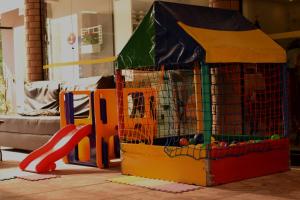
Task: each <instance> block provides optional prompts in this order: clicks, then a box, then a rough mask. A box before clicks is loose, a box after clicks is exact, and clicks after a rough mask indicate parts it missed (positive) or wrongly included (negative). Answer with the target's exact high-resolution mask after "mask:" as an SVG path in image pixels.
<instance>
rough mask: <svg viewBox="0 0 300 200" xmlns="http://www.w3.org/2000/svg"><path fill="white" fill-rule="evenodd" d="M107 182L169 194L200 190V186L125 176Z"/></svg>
mask: <svg viewBox="0 0 300 200" xmlns="http://www.w3.org/2000/svg"><path fill="white" fill-rule="evenodd" d="M108 181H110V182H113V183H121V184H127V185H133V186H139V187H145V188H148V189H150V190H157V191H162V192H170V193H182V192H188V191H192V190H197V189H200V188H201V187H200V186H196V185H188V184H183V183H176V182H171V181H163V180H157V179H149V178H143V177H137V176H126V175H121V176H119V177H115V178H111V179H108Z"/></svg>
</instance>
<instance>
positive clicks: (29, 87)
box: [19, 81, 60, 116]
mask: <svg viewBox="0 0 300 200" xmlns="http://www.w3.org/2000/svg"><path fill="white" fill-rule="evenodd" d="M24 92H25V101H24V108H23V110H22V111H21V112H19V114H21V115H27V116H37V115H59V109H58V107H59V103H58V99H59V92H60V84H59V83H58V82H56V81H36V82H31V83H27V84H25V86H24Z"/></svg>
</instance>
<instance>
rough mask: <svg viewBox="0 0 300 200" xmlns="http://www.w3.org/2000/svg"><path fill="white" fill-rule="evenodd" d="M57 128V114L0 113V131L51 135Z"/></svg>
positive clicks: (58, 121)
mask: <svg viewBox="0 0 300 200" xmlns="http://www.w3.org/2000/svg"><path fill="white" fill-rule="evenodd" d="M59 128H60V118H59V116H36V117H32V116H20V115H0V132H12V133H19V134H33V135H53V134H54V133H56V132H57V131H58V130H59Z"/></svg>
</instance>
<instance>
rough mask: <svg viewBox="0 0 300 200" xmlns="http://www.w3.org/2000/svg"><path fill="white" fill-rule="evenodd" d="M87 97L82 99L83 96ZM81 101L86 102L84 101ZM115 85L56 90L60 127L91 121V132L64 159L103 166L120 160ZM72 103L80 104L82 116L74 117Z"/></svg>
mask: <svg viewBox="0 0 300 200" xmlns="http://www.w3.org/2000/svg"><path fill="white" fill-rule="evenodd" d="M87 98H88V99H89V101H86V99H87ZM83 102H87V105H84V103H83ZM116 102H117V100H116V91H115V89H97V90H95V91H82V90H81V91H69V92H61V93H60V116H61V127H66V126H67V125H69V124H74V125H76V126H82V125H88V124H90V125H92V130H91V133H90V134H88V135H87V136H85V137H84V138H83V139H81V140H80V142H79V143H78V144H77V145H76V146H75V148H73V150H72V151H71V152H70V153H69V154H68V156H66V157H65V158H64V162H65V163H70V164H79V165H86V166H95V167H99V168H107V167H111V166H115V165H118V164H119V163H120V160H119V158H120V148H119V138H118V131H117V124H118V122H117V120H118V117H117V115H116V112H117V109H116ZM74 104H80V105H81V107H85V108H80V109H81V110H83V111H87V112H86V113H87V115H86V116H81V117H75V115H74V113H75V112H76V110H75V108H76V107H78V106H76V105H75V106H74Z"/></svg>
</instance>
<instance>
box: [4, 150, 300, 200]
mask: <svg viewBox="0 0 300 200" xmlns="http://www.w3.org/2000/svg"><path fill="white" fill-rule="evenodd" d="M24 156H25V154H21V153H15V152H10V151H4V162H3V163H1V164H0V173H10V172H13V171H15V170H17V164H18V161H19V160H21V159H23V158H24ZM56 173H57V174H59V175H61V177H60V178H56V179H50V180H43V181H37V182H28V181H24V180H20V179H13V180H8V181H2V182H0V200H6V199H7V200H17V199H18V200H21V199H24V200H48V199H49V200H50V199H51V200H52V199H57V200H64V199H68V200H69V199H72V200H74V199H92V200H97V199H99V200H100V199H113V200H122V199H129V200H131V199H132V200H137V199H145V200H150V199H153V200H154V199H155V200H156V199H164V200H169V199H170V200H171V199H172V200H174V199H186V200H193V199H197V200H202V199H220V200H231V199H233V200H234V199H240V200H250V199H255V200H259V199H263V200H268V199H275V200H276V199H300V169H299V168H293V169H292V170H291V171H289V172H286V173H281V174H275V175H271V176H265V177H260V178H256V179H249V180H245V181H242V182H237V183H231V184H226V185H222V186H217V187H210V188H201V189H199V190H196V191H191V192H185V193H182V194H170V193H164V192H158V191H152V190H148V189H145V188H140V187H134V186H128V185H121V184H115V183H110V182H108V181H107V179H108V178H111V177H115V176H119V175H120V170H119V169H118V168H114V169H109V170H99V169H96V168H89V167H82V166H72V165H65V164H63V163H59V164H58V170H57V171H56Z"/></svg>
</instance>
